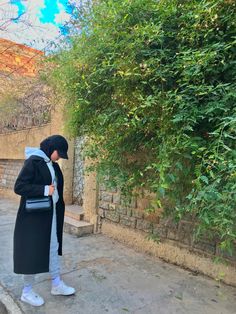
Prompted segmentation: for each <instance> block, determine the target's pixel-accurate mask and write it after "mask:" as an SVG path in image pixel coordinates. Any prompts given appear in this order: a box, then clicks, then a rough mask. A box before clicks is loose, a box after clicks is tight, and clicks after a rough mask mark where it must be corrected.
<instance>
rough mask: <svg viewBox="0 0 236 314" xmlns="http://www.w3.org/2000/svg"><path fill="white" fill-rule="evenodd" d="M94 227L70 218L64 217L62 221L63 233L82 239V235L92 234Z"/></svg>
mask: <svg viewBox="0 0 236 314" xmlns="http://www.w3.org/2000/svg"><path fill="white" fill-rule="evenodd" d="M93 228H94V225H93V224H91V223H89V222H86V221H79V220H76V219H73V218H70V217H67V216H65V220H64V232H66V233H69V234H73V235H76V236H77V237H82V236H83V235H87V234H91V233H93Z"/></svg>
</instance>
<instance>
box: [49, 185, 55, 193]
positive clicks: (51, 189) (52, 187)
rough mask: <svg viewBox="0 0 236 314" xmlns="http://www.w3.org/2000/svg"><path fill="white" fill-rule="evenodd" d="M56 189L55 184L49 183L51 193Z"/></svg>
mask: <svg viewBox="0 0 236 314" xmlns="http://www.w3.org/2000/svg"><path fill="white" fill-rule="evenodd" d="M54 190H55V187H54V185H53V184H51V185H49V195H52V194H53V192H54Z"/></svg>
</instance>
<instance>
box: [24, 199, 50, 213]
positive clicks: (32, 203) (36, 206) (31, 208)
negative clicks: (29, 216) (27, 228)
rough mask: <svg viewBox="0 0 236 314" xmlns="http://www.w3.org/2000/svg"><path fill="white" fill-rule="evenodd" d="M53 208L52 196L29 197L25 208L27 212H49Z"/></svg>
mask: <svg viewBox="0 0 236 314" xmlns="http://www.w3.org/2000/svg"><path fill="white" fill-rule="evenodd" d="M51 208H52V205H51V197H50V196H43V197H32V198H27V199H26V203H25V210H26V212H27V213H43V212H48V211H50V210H51Z"/></svg>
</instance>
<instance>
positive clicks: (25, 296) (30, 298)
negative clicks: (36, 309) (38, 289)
mask: <svg viewBox="0 0 236 314" xmlns="http://www.w3.org/2000/svg"><path fill="white" fill-rule="evenodd" d="M20 299H21V301H23V302H25V303H28V304H30V305H33V306H41V305H43V304H44V299H43V298H42V297H40V295H38V294H37V293H35V292H34V290H33V289H31V290H30V291H29V292H27V293H23V292H22V295H21V298H20Z"/></svg>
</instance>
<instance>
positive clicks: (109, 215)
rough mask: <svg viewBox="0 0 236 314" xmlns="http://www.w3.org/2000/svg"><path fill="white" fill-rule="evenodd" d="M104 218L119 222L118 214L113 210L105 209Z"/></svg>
mask: <svg viewBox="0 0 236 314" xmlns="http://www.w3.org/2000/svg"><path fill="white" fill-rule="evenodd" d="M106 219H109V220H111V221H113V222H119V221H120V215H119V214H117V213H116V212H114V211H106Z"/></svg>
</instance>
